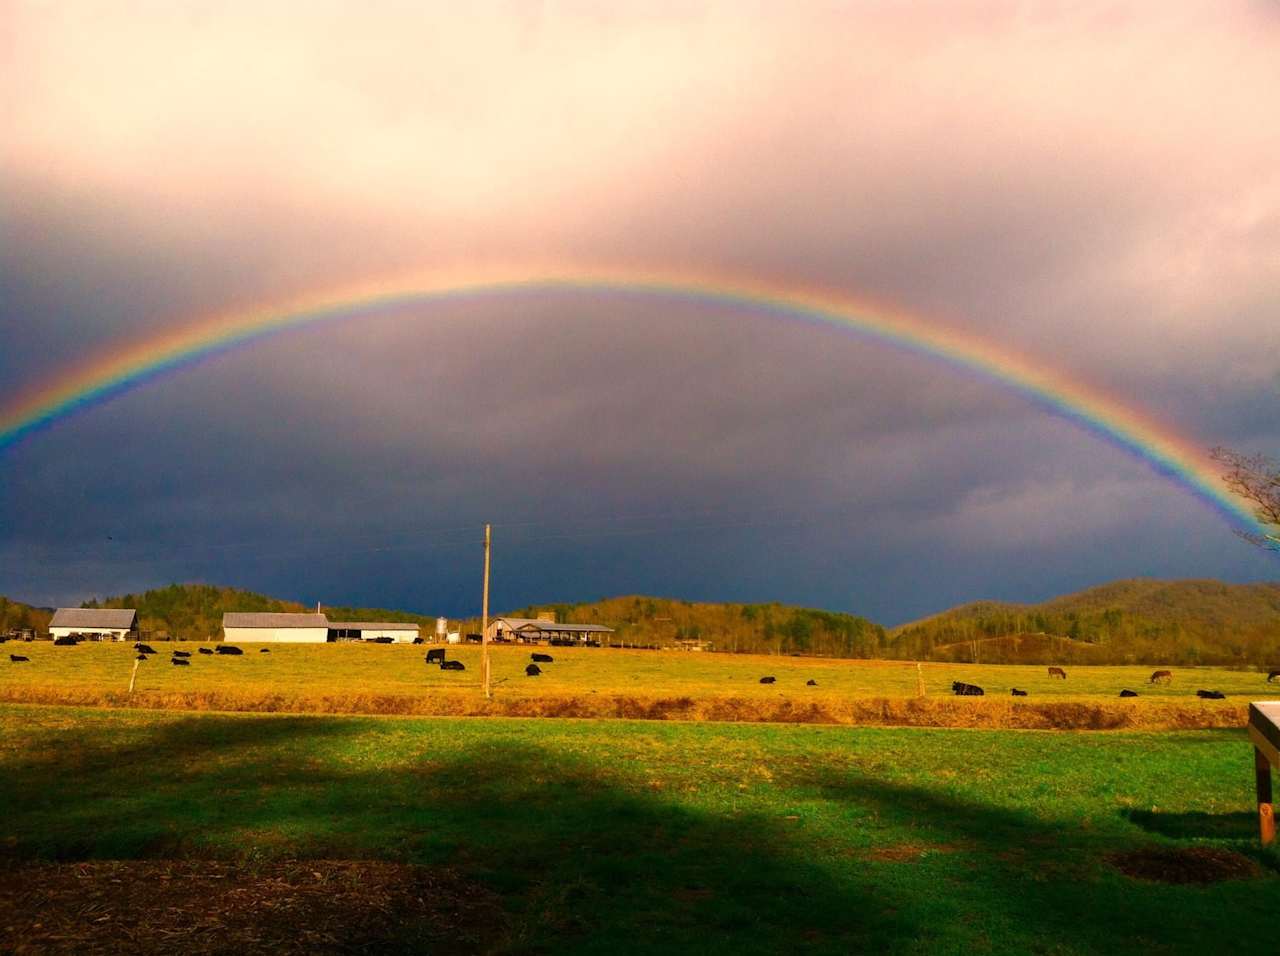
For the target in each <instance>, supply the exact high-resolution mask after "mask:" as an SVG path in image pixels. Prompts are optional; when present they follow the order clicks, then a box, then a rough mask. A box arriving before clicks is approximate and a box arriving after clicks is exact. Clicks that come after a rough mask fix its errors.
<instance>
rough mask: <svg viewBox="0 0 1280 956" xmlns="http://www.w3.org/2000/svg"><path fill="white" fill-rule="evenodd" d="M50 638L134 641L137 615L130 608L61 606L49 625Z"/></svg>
mask: <svg viewBox="0 0 1280 956" xmlns="http://www.w3.org/2000/svg"><path fill="white" fill-rule="evenodd" d="M49 636H50V637H52V638H55V639H56V638H59V637H72V636H79V637H87V638H89V639H90V640H94V641H123V640H129V639H136V638H137V636H138V612H137V611H136V610H134V609H133V608H114V607H108V608H94V607H60V608H58V609H57V610H56V611H54V612H53V619H52V620H51V621H50V622H49Z"/></svg>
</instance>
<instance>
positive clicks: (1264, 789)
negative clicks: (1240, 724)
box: [1249, 700, 1280, 846]
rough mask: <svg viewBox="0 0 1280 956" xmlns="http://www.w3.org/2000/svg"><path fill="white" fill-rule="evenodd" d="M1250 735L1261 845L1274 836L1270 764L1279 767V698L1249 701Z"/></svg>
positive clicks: (1269, 841)
mask: <svg viewBox="0 0 1280 956" xmlns="http://www.w3.org/2000/svg"><path fill="white" fill-rule="evenodd" d="M1249 739H1250V740H1251V741H1253V773H1254V785H1255V786H1256V787H1257V792H1258V832H1259V835H1260V836H1261V837H1262V845H1263V846H1268V845H1270V844H1271V843H1273V842H1274V841H1275V838H1276V815H1275V809H1274V807H1273V805H1272V802H1271V768H1272V767H1280V700H1267V701H1255V702H1254V703H1252V704H1250V705H1249Z"/></svg>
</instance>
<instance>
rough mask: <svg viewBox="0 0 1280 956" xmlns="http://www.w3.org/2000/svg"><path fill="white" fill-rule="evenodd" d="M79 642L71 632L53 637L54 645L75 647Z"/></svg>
mask: <svg viewBox="0 0 1280 956" xmlns="http://www.w3.org/2000/svg"><path fill="white" fill-rule="evenodd" d="M77 643H79V642H78V641H77V640H76V639H75V638H74V637H72V636H71V635H70V634H68V635H66V636H65V637H55V638H54V639H53V646H54V647H75V646H76V644H77Z"/></svg>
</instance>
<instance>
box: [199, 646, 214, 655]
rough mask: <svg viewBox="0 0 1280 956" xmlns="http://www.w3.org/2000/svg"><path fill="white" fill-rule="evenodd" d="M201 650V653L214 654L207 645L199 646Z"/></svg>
mask: <svg viewBox="0 0 1280 956" xmlns="http://www.w3.org/2000/svg"><path fill="white" fill-rule="evenodd" d="M199 651H200V653H201V654H212V653H213V651H211V650H209V648H207V647H201V648H199Z"/></svg>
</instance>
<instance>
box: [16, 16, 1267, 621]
mask: <svg viewBox="0 0 1280 956" xmlns="http://www.w3.org/2000/svg"><path fill="white" fill-rule="evenodd" d="M5 16H6V17H7V19H8V26H7V28H6V29H5V30H4V31H0V32H3V33H4V35H5V36H6V37H7V39H6V40H5V41H4V42H5V43H6V44H7V48H6V49H5V51H4V54H5V55H4V56H3V57H2V58H0V59H3V65H0V71H2V72H0V89H3V92H4V102H5V104H6V115H7V117H8V123H9V128H8V130H7V133H6V137H5V146H4V147H3V152H2V153H0V174H3V176H4V177H5V181H6V182H7V183H8V184H10V187H11V188H9V189H7V190H6V191H5V195H4V199H3V205H2V206H0V216H3V225H4V234H5V235H6V237H8V239H7V240H6V242H5V243H4V244H3V245H2V246H0V284H2V286H0V287H2V288H3V293H4V294H3V296H2V298H0V332H2V335H3V346H4V347H3V349H2V350H0V375H2V376H3V384H0V404H3V403H7V401H9V400H11V399H12V398H13V397H16V396H18V395H21V394H25V393H26V392H27V391H29V390H30V389H32V388H35V387H38V385H39V383H41V382H42V381H44V380H45V379H47V378H48V377H50V376H53V375H56V374H58V373H59V371H61V370H63V369H65V368H67V367H70V366H74V365H76V364H78V363H81V362H83V361H85V360H86V359H88V358H90V357H92V356H94V355H100V354H104V353H106V352H110V351H111V350H113V349H116V348H119V347H121V346H122V345H124V344H127V343H130V342H133V341H137V340H140V339H146V338H147V337H149V336H152V335H155V334H157V333H158V332H160V331H163V330H165V329H167V328H171V327H174V326H178V325H182V324H184V323H186V322H189V321H190V320H191V319H192V318H193V317H197V316H201V315H206V314H213V313H222V312H228V311H231V312H234V311H235V310H236V309H243V308H248V307H251V306H252V305H254V304H256V303H259V302H262V301H265V300H268V299H271V298H274V297H277V296H288V295H296V294H318V293H322V292H323V291H324V290H326V289H330V288H340V287H342V286H343V285H345V284H347V283H351V282H371V281H376V280H377V278H378V277H380V276H397V275H402V274H405V273H407V272H413V271H417V270H453V271H456V272H458V273H459V274H462V275H465V274H467V273H468V271H476V272H480V271H486V270H491V269H500V268H501V266H502V265H503V264H505V263H514V264H523V263H549V264H552V265H555V266H556V267H557V268H560V269H562V270H563V271H565V272H568V273H572V272H573V269H574V267H575V265H576V266H582V267H586V266H594V265H610V266H613V267H616V268H619V269H622V270H624V271H625V270H627V269H632V270H635V271H636V272H637V273H639V272H643V271H647V270H655V271H662V270H663V269H670V270H673V271H681V272H685V271H692V272H706V273H712V274H725V275H731V276H732V275H739V276H743V277H745V278H759V279H763V280H766V281H768V282H770V283H776V284H778V285H782V286H784V287H785V286H790V287H794V288H796V289H801V290H803V289H808V290H814V291H822V290H830V291H832V292H835V293H844V294H849V295H853V296H856V297H866V298H871V299H874V300H876V301H881V302H885V303H890V304H892V305H893V307H894V308H897V309H901V310H903V311H907V312H911V313H914V314H918V315H921V316H926V317H929V318H930V319H931V320H932V321H936V322H937V323H939V324H941V325H947V326H952V327H955V328H958V329H962V330H964V331H966V332H969V333H972V334H975V335H979V336H982V337H985V338H987V339H990V340H992V341H995V342H999V343H1000V344H1001V345H1002V346H1005V347H1007V348H1010V349H1012V350H1014V351H1016V352H1020V353H1021V354H1024V355H1026V356H1028V357H1030V358H1031V359H1033V360H1035V361H1038V362H1042V363H1044V364H1047V365H1051V366H1053V367H1055V368H1058V369H1060V370H1062V371H1063V372H1064V373H1065V374H1067V375H1069V376H1072V377H1075V378H1078V379H1080V380H1081V381H1084V382H1087V383H1090V384H1092V385H1096V386H1098V387H1100V388H1104V389H1106V390H1107V391H1108V392H1109V393H1110V394H1113V395H1115V396H1117V397H1118V398H1120V399H1121V400H1122V401H1124V402H1125V403H1127V404H1129V405H1131V406H1133V407H1134V408H1136V409H1139V410H1141V411H1142V412H1143V413H1144V414H1146V415H1148V416H1150V417H1152V418H1154V419H1156V420H1158V421H1161V422H1163V423H1164V424H1166V425H1167V426H1169V427H1171V428H1173V429H1174V430H1176V431H1177V432H1179V433H1180V434H1182V435H1184V436H1187V437H1188V438H1189V439H1190V440H1192V441H1194V442H1197V443H1199V444H1201V445H1203V446H1204V447H1209V446H1212V445H1216V444H1228V445H1231V446H1233V447H1238V448H1241V449H1244V450H1258V451H1269V452H1271V453H1276V452H1277V450H1280V415H1278V414H1277V412H1278V411H1280V295H1278V293H1277V292H1276V290H1277V289H1280V165H1278V164H1277V163H1276V162H1275V157H1276V156H1277V155H1280V118H1278V117H1277V111H1276V110H1275V108H1274V107H1275V102H1274V92H1273V91H1274V90H1275V89H1277V88H1280V16H1277V14H1276V8H1275V7H1274V6H1272V5H1267V4H1244V3H1242V4H1238V5H1234V6H1230V7H1227V8H1223V7H1221V6H1219V5H1212V6H1211V5H1195V4H1188V5H1176V6H1174V7H1172V8H1167V9H1160V10H1156V9H1154V8H1151V7H1150V6H1139V5H1134V6H1130V7H1124V6H1115V5H1100V6H1097V7H1089V6H1086V7H1083V8H1082V7H1081V6H1080V5H1069V6H1068V5H1064V6H1062V7H1059V8H1055V7H1053V6H1052V5H1039V6H1035V7H1031V8H1026V7H1023V6H1021V5H1005V4H995V3H992V4H968V5H965V4H938V5H936V6H933V7H931V8H927V9H926V10H922V9H921V8H919V7H915V6H913V7H912V8H911V10H909V11H908V10H906V9H905V8H904V9H898V8H896V7H894V6H892V5H872V4H868V5H864V6H856V7H849V6H846V5H823V4H800V5H792V6H789V7H787V8H786V9H783V8H782V7H780V6H774V5H762V6H758V7H748V6H747V5H743V4H723V5H715V4H707V5H701V6H692V5H675V6H672V7H665V8H664V7H657V8H655V7H654V6H653V5H648V4H645V5H640V4H637V5H625V4H615V5H610V7H609V8H608V9H607V11H604V12H602V11H600V10H598V9H593V8H591V7H588V6H581V7H579V6H574V5H541V6H535V5H532V4H523V3H515V4H510V5H491V6H482V7H476V8H474V9H472V10H471V12H468V13H465V14H461V13H459V14H455V13H446V12H445V11H444V8H439V9H435V10H433V9H429V8H427V9H417V8H408V7H406V8H397V7H395V6H394V5H389V6H387V7H380V8H378V9H375V10H372V11H366V10H357V8H356V7H354V6H350V5H344V4H338V3H334V4H323V5H316V6H315V7H313V8H311V10H310V11H309V12H308V14H307V16H306V17H300V16H299V14H298V11H297V8H296V7H295V6H294V5H291V4H283V3H281V4H254V5H247V4H246V5H225V4H216V5H215V4H210V5H207V6H202V5H198V4H193V5H181V6H173V5H155V6H153V7H149V6H147V5H139V6H138V7H135V8H131V10H129V11H124V12H122V11H120V10H118V9H111V10H108V9H107V8H100V9H96V10H95V9H93V8H90V7H87V6H84V7H76V8H73V7H56V6H46V5H19V6H16V7H13V8H10V9H9V11H8V12H7V13H6V14H5ZM0 465H3V468H4V473H3V476H2V477H0V489H2V492H0V593H5V594H9V595H11V596H13V597H16V598H19V599H25V600H32V601H37V602H48V603H54V602H62V601H71V600H76V599H80V598H84V597H88V596H90V595H94V594H104V593H109V592H112V591H119V590H125V589H131V590H136V589H140V588H144V587H147V586H151V585H156V584H163V583H167V582H168V581H171V580H189V579H200V580H209V581H217V582H222V583H229V584H236V585H240V586H245V587H252V588H256V589H261V590H267V591H271V592H273V593H276V594H279V595H282V596H289V597H296V598H299V599H303V600H308V601H313V600H317V599H319V600H323V601H325V602H328V603H358V604H362V605H384V606H399V607H406V608H412V609H416V610H422V611H424V612H427V613H433V612H439V613H446V614H451V615H457V614H462V613H473V612H475V611H476V610H477V605H478V600H477V593H476V592H477V588H476V578H477V576H478V562H479V549H478V541H479V530H478V529H479V528H480V526H481V525H482V524H483V522H485V521H492V522H494V524H495V539H496V545H495V548H496V550H495V571H496V574H497V576H496V585H495V603H496V604H497V606H499V607H514V606H517V605H520V604H524V603H527V602H534V601H546V600H574V599H589V598H594V597H598V596H602V595H605V594H612V593H627V592H649V593H662V594H669V595H673V596H680V597H689V598H703V599H733V600H782V601H788V602H795V603H805V604H812V605H818V606H824V607H831V608H838V609H845V610H852V611H856V612H860V613H865V614H868V615H870V616H872V617H874V618H876V619H878V620H881V621H885V622H889V623H892V622H896V621H900V620H904V619H907V618H910V617H912V616H915V615H917V614H922V613H926V612H929V611H933V610H937V609H939V608H941V607H943V606H945V605H947V604H949V603H953V602H956V601H960V600H966V599H972V598H979V597H997V598H1008V599H1038V598H1041V597H1044V596H1047V595H1050V594H1054V593H1059V592H1062V591H1064V590H1069V589H1071V588H1075V587H1080V586H1084V585H1087V584H1090V583H1095V582H1097V581H1101V580H1106V579H1108V578H1111V577H1118V576H1135V575H1157V576H1205V577H1208V576H1214V577H1222V578H1226V579H1232V580H1256V579H1263V578H1270V579H1274V577H1275V574H1276V565H1275V562H1274V560H1273V559H1269V558H1267V557H1266V556H1264V555H1262V554H1260V553H1256V552H1254V551H1252V550H1250V549H1249V548H1248V547H1247V546H1246V545H1245V544H1244V543H1242V542H1240V541H1239V540H1238V539H1236V538H1235V537H1234V536H1233V535H1232V533H1231V530H1230V528H1229V527H1228V526H1227V525H1226V524H1225V523H1224V522H1223V521H1222V520H1221V519H1220V518H1219V517H1218V516H1217V515H1216V514H1214V513H1213V512H1212V511H1211V510H1209V509H1208V508H1207V507H1206V506H1205V505H1203V504H1202V503H1200V502H1199V501H1197V500H1196V499H1194V498H1193V497H1192V496H1191V495H1189V494H1188V493H1187V492H1186V491H1185V490H1183V489H1181V488H1179V487H1177V486H1176V485H1173V484H1171V483H1170V482H1169V481H1168V480H1167V479H1165V478H1163V477H1161V476H1159V475H1156V474H1155V473H1153V472H1151V471H1150V470H1149V469H1148V468H1147V467H1146V466H1145V465H1142V464H1141V463H1138V462H1136V461H1134V460H1132V459H1131V458H1130V457H1128V456H1127V455H1125V454H1124V453H1122V452H1120V451H1118V450H1116V449H1115V448H1112V447H1110V446H1108V445H1106V444H1104V443H1101V442H1099V441H1098V440H1097V439H1096V438H1094V437H1092V436H1090V435H1087V434H1085V433H1083V432H1081V431H1080V430H1079V429H1077V428H1076V427H1075V426H1073V425H1070V424H1069V423H1066V422H1064V421H1060V420H1057V419H1054V418H1052V417H1050V416H1048V415H1047V414H1046V413H1045V412H1044V411H1043V410H1041V409H1039V408H1037V407H1035V406H1033V405H1031V404H1029V403H1028V402H1026V401H1025V400H1024V399H1021V398H1019V397H1017V396H1015V395H1012V394H1010V393H1008V392H1005V391H1003V390H1001V389H1000V388H998V387H997V386H994V385H992V384H990V383H986V382H981V381H977V380H974V379H972V378H971V377H967V376H965V375H963V374H961V373H959V372H957V371H955V370H954V369H951V368H949V367H947V366H945V365H943V364H941V363H938V362H936V361H933V360H929V359H926V358H922V357H920V356H916V355H910V354H906V353H901V352H898V351H895V350H894V349H891V348H889V347H887V346H884V345H881V344H876V343H874V342H871V341H868V340H865V339H862V338H859V337H858V336H856V335H854V334H852V333H850V332H848V331H842V330H837V329H832V328H815V327H812V326H809V325H805V324H802V323H799V322H795V321H786V320H782V319H778V318H775V317H767V316H762V315H759V314H755V313H751V312H747V311H744V310H736V309H733V308H729V307H712V306H707V305H698V304H695V303H691V302H685V303H682V302H671V301H663V302H659V301H656V300H645V299H642V298H638V297H634V296H626V295H617V294H603V293H570V292H564V293H557V294H550V293H543V294H538V295H527V296H491V297H487V298H486V297H481V298H477V299H471V300H467V301H461V302H453V303H449V304H436V305H431V306H413V307H397V308H390V309H386V310H383V311H381V312H376V313H373V314H370V315H366V316H362V317H361V318H359V319H353V320H352V321H349V322H333V323H326V324H324V325H320V326H315V327H312V328H308V329H304V330H300V331H296V332H291V333H288V334H281V335H276V336H272V337H269V338H267V339H264V340H261V341H259V342H257V343H255V344H254V345H252V346H250V347H245V348H241V349H239V350H236V351H233V352H230V353H225V354H221V355H218V356H216V357H212V358H210V359H208V360H206V361H203V362H200V363H198V364H196V365H195V366H194V367H191V368H187V369H184V370H182V371H180V372H177V373H174V374H171V375H168V376H166V377H163V378H161V379H159V380H155V381H152V382H149V383H147V384H145V385H143V386H141V387H139V388H137V389H136V390H134V391H132V392H130V393H128V394H126V395H124V396H121V397H119V398H117V399H115V400H113V401H111V402H110V403H107V404H104V405H102V406H100V407H97V408H94V409H92V410H88V411H85V412H83V413H80V414H77V415H76V416H73V417H71V418H69V419H66V420H64V421H62V422H59V423H57V424H56V425H55V426H53V427H51V428H49V429H46V430H44V431H42V432H39V433H37V434H35V435H32V436H30V437H28V438H27V439H26V440H24V441H23V442H22V443H20V444H19V445H17V446H15V447H13V448H11V449H8V450H7V451H6V452H5V453H4V457H3V460H0Z"/></svg>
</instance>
